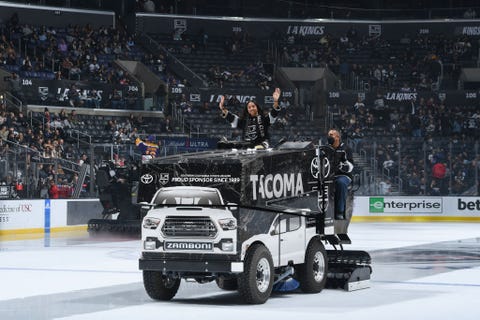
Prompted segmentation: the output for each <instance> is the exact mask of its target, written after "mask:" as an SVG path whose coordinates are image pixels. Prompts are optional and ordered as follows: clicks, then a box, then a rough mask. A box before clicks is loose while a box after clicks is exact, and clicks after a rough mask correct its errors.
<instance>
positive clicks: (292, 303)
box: [0, 223, 480, 320]
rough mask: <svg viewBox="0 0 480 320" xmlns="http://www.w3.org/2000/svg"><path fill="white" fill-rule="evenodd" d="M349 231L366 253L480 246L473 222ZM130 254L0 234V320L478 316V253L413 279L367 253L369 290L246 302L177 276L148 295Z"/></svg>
mask: <svg viewBox="0 0 480 320" xmlns="http://www.w3.org/2000/svg"><path fill="white" fill-rule="evenodd" d="M349 231H350V232H349V235H350V237H351V238H352V241H353V244H352V245H351V246H346V248H347V249H359V250H366V251H370V252H373V251H375V250H385V249H395V248H403V247H408V246H414V245H425V244H429V243H436V242H441V241H454V240H459V239H476V241H477V242H479V247H480V240H479V239H480V225H479V224H467V223H395V224H394V223H356V224H352V225H351V226H350V230H349ZM478 250H480V249H477V253H478ZM139 254H140V242H139V241H122V242H94V243H91V242H86V243H80V244H79V243H75V242H73V243H71V242H69V241H61V240H56V239H52V240H51V246H50V247H44V246H43V240H41V241H40V240H29V241H7V242H0V320H5V319H23V318H26V319H27V318H28V319H68V320H80V319H85V320H86V319H88V320H91V319H102V320H107V319H116V320H117V319H156V320H158V319H209V320H212V319H222V320H235V319H241V320H247V319H275V320H277V319H278V320H287V319H288V320H292V319H301V320H305V319H327V318H326V317H329V319H333V318H335V319H345V320H347V319H352V320H353V319H355V320H363V319H365V320H367V319H368V320H371V319H402V320H407V319H408V320H410V319H422V320H423V319H435V320H442V319H445V320H447V319H448V320H450V319H462V320H463V319H472V320H473V319H475V320H478V319H480V302H479V301H480V261H478V260H477V261H476V264H475V261H474V263H473V264H472V266H471V267H467V268H458V269H456V268H452V269H451V270H441V272H439V273H437V274H433V275H429V276H425V277H422V276H417V277H416V276H415V274H416V272H417V271H416V269H415V268H410V270H403V269H402V268H404V266H402V265H396V264H394V263H392V265H388V263H387V264H385V263H384V264H381V265H380V264H378V265H376V263H375V261H373V264H372V267H373V274H372V281H371V283H370V285H371V286H370V288H368V289H364V290H359V291H354V292H345V291H341V290H331V289H327V290H324V291H322V292H321V293H319V294H301V293H291V294H274V295H273V296H272V297H271V298H270V299H269V300H268V301H267V302H266V303H265V304H263V305H253V306H252V305H244V304H243V303H242V302H241V300H240V297H239V295H238V293H236V292H226V291H222V290H220V289H218V288H217V287H216V285H215V284H214V283H209V284H197V283H191V282H185V281H182V284H181V286H180V290H179V292H178V294H177V295H176V297H175V298H174V299H173V300H172V301H170V302H157V301H153V300H151V299H150V298H149V297H148V296H147V294H146V293H145V291H144V290H143V287H142V286H143V285H142V274H141V272H140V271H139V270H138V257H139ZM467 266H468V264H467ZM420 268H429V269H432V268H433V271H435V265H434V263H433V262H432V264H430V265H429V264H428V263H423V264H419V270H418V272H421V270H420ZM400 272H404V273H403V276H400ZM405 274H407V275H408V276H407V277H406V276H405ZM418 274H421V273H418ZM85 296H87V297H85ZM59 297H60V298H59ZM59 299H60V300H59ZM62 299H64V300H62ZM38 301H40V302H41V303H38ZM59 301H60V302H59ZM37 303H38V305H37ZM22 306H24V308H28V309H29V310H32V312H31V313H30V315H31V316H28V317H25V316H24V314H23V316H19V317H18V318H17V317H15V316H13V317H12V310H11V309H9V308H13V307H15V308H22ZM2 308H3V309H2ZM49 308H65V310H61V311H56V310H52V309H49ZM2 312H3V313H4V315H7V316H6V317H4V316H2ZM8 316H9V317H8Z"/></svg>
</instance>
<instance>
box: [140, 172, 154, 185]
mask: <svg viewBox="0 0 480 320" xmlns="http://www.w3.org/2000/svg"><path fill="white" fill-rule="evenodd" d="M140 181H141V182H142V183H143V184H150V183H152V182H153V176H152V175H151V174H149V173H147V174H144V175H143V176H141V177H140Z"/></svg>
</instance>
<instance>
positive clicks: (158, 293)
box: [143, 270, 180, 300]
mask: <svg viewBox="0 0 480 320" xmlns="http://www.w3.org/2000/svg"><path fill="white" fill-rule="evenodd" d="M143 286H144V287H145V291H147V294H148V295H149V296H150V298H152V299H155V300H172V298H173V297H174V296H175V295H176V294H177V291H178V288H179V287H180V278H177V279H174V278H170V277H167V276H164V275H163V274H162V273H161V272H159V271H149V270H144V271H143Z"/></svg>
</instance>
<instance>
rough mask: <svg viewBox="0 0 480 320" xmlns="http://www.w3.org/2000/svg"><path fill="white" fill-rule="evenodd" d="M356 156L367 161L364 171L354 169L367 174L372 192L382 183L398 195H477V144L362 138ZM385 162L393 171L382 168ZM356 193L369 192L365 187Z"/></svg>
mask: <svg viewBox="0 0 480 320" xmlns="http://www.w3.org/2000/svg"><path fill="white" fill-rule="evenodd" d="M367 141H368V142H367ZM378 151H381V152H378ZM359 154H360V158H361V159H364V158H367V161H366V162H365V163H366V166H365V167H363V168H360V167H358V166H357V167H356V169H357V170H360V171H362V170H368V171H369V172H371V176H372V182H373V184H374V185H375V189H377V190H375V191H378V185H379V184H380V182H382V181H383V183H387V184H390V185H391V187H392V189H394V190H395V193H396V194H399V195H412V196H421V195H478V194H479V190H478V189H479V166H478V160H479V159H480V154H479V142H478V141H475V140H473V139H472V140H467V138H466V139H465V140H464V141H456V140H451V139H448V138H442V137H438V138H432V139H430V140H428V141H424V140H423V139H418V138H412V137H402V138H399V137H397V138H394V139H392V138H375V137H366V138H365V139H364V141H363V142H362V145H361V147H360V151H359ZM386 154H389V155H390V158H389V157H386ZM386 159H389V160H390V159H391V160H393V161H394V164H393V167H390V168H385V167H384V161H385V160H386ZM362 162H363V161H362ZM365 180H367V179H366V178H365ZM365 180H364V181H362V183H365V182H366V181H365ZM360 190H361V192H360V193H365V194H367V193H369V192H371V190H370V188H369V187H364V188H361V189H360Z"/></svg>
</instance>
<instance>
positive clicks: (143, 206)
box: [137, 201, 154, 217]
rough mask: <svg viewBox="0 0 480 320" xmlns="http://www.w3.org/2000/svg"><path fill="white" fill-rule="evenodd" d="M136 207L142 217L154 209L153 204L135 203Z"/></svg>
mask: <svg viewBox="0 0 480 320" xmlns="http://www.w3.org/2000/svg"><path fill="white" fill-rule="evenodd" d="M137 205H138V206H140V214H141V216H142V217H144V216H145V215H146V214H147V212H148V211H149V210H150V209H152V208H153V207H154V204H151V203H149V202H146V201H142V202H139V203H137Z"/></svg>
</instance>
